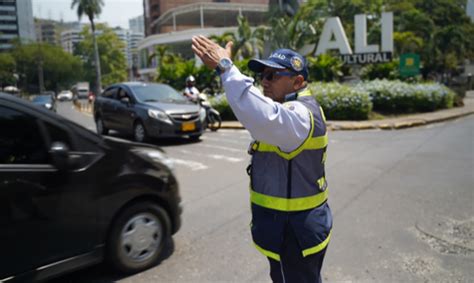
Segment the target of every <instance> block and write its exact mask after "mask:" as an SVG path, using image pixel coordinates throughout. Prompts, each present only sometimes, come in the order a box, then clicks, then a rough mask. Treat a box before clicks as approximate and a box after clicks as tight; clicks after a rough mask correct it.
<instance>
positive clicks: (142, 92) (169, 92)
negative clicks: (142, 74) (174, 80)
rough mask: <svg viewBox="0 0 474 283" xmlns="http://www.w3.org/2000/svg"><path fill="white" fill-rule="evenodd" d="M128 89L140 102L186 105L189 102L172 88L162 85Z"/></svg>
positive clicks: (146, 85) (145, 85) (138, 86)
mask: <svg viewBox="0 0 474 283" xmlns="http://www.w3.org/2000/svg"><path fill="white" fill-rule="evenodd" d="M130 88H131V89H132V90H133V92H134V93H135V95H136V97H137V99H138V100H139V101H141V102H171V103H188V102H189V101H188V100H187V99H186V98H185V97H184V96H183V95H181V94H180V93H179V92H177V91H176V90H175V89H174V88H172V87H170V86H168V85H164V84H141V85H133V86H130Z"/></svg>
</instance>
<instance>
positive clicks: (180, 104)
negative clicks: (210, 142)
mask: <svg viewBox="0 0 474 283" xmlns="http://www.w3.org/2000/svg"><path fill="white" fill-rule="evenodd" d="M94 118H95V122H96V126H97V132H98V133H99V134H101V135H106V134H108V132H109V129H112V130H117V131H120V132H124V133H131V134H133V137H134V139H135V140H136V141H138V142H143V141H146V140H147V138H149V137H156V138H160V137H181V136H189V137H190V138H192V139H199V137H200V136H201V134H202V132H203V131H204V127H203V122H204V120H205V118H206V112H205V110H204V109H203V108H201V107H200V105H199V104H195V103H193V102H190V101H189V100H188V99H186V98H185V97H184V96H183V95H182V94H180V93H178V92H177V91H176V90H175V89H173V88H172V87H170V86H168V85H165V84H156V83H141V82H128V83H120V84H115V85H112V86H110V87H108V88H107V89H105V91H104V92H103V93H102V94H101V95H100V96H98V97H97V98H96V99H95V102H94Z"/></svg>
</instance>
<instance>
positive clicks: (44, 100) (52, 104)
mask: <svg viewBox="0 0 474 283" xmlns="http://www.w3.org/2000/svg"><path fill="white" fill-rule="evenodd" d="M31 102H33V104H36V105H40V106H43V107H44V108H46V109H48V110H51V111H54V112H56V99H54V96H52V95H51V94H41V95H37V96H35V97H34V98H33V100H32V101H31Z"/></svg>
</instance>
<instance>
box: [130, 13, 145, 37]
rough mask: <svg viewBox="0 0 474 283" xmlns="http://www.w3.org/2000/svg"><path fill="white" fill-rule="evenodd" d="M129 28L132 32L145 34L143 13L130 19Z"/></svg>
mask: <svg viewBox="0 0 474 283" xmlns="http://www.w3.org/2000/svg"><path fill="white" fill-rule="evenodd" d="M128 26H129V29H130V30H131V31H132V32H136V33H142V34H145V20H144V19H143V15H140V16H138V17H135V18H131V19H130V20H128Z"/></svg>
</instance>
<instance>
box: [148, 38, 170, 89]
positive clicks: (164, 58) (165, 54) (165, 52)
mask: <svg viewBox="0 0 474 283" xmlns="http://www.w3.org/2000/svg"><path fill="white" fill-rule="evenodd" d="M153 60H156V72H157V76H156V80H157V81H159V80H160V76H161V70H162V69H163V66H164V65H165V64H169V63H172V61H173V60H174V58H173V54H172V53H171V52H170V49H169V47H168V46H167V45H157V46H155V52H153V53H152V54H151V55H150V56H148V66H150V65H153V64H152V62H153Z"/></svg>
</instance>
